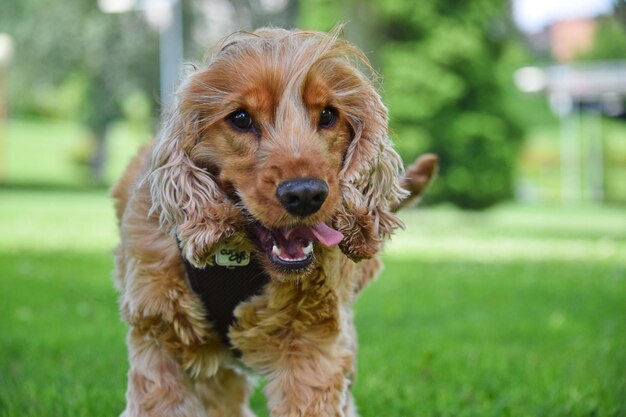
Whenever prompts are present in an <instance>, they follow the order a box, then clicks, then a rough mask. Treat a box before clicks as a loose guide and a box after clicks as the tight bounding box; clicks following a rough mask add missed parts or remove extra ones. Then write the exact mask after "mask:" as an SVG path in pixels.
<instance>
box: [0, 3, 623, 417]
mask: <svg viewBox="0 0 626 417" xmlns="http://www.w3.org/2000/svg"><path fill="white" fill-rule="evenodd" d="M340 22H346V23H347V24H346V26H345V37H346V38H347V39H349V40H350V41H352V42H354V43H355V44H356V45H358V46H359V47H360V48H362V49H363V50H364V51H365V53H366V54H367V56H368V57H369V59H370V60H371V62H372V64H373V66H374V67H375V68H376V69H377V71H378V72H379V73H380V74H381V76H382V78H381V84H380V86H381V88H380V91H381V93H382V95H383V99H384V101H385V103H386V104H387V105H388V107H389V112H390V125H391V128H392V131H393V138H394V142H395V144H396V146H397V148H398V150H399V151H400V153H401V154H402V156H403V158H404V160H405V162H406V163H407V164H408V163H409V162H410V161H412V160H413V159H414V158H415V157H417V156H418V155H420V154H422V153H425V152H433V153H436V154H437V155H438V156H439V158H440V162H441V169H440V173H439V177H438V179H437V180H436V182H435V184H434V185H433V186H432V187H431V189H430V190H429V191H428V194H427V196H426V197H425V199H424V201H423V203H422V205H421V206H420V207H419V208H418V209H414V210H406V211H405V213H404V214H403V220H404V221H405V223H406V224H407V228H406V231H404V232H402V233H399V234H398V235H397V236H396V237H395V238H394V239H393V240H392V242H391V243H390V244H389V245H388V246H387V248H386V251H385V254H384V258H385V261H386V265H387V267H386V268H387V269H386V270H385V273H384V275H383V277H382V279H381V280H380V281H379V282H377V283H376V284H375V285H374V286H373V287H372V288H371V289H369V291H366V293H365V294H364V296H363V298H362V299H361V300H360V301H359V304H358V305H357V311H358V314H357V325H358V327H359V331H360V333H361V340H362V346H363V347H362V348H361V351H360V362H359V379H358V382H357V385H356V387H355V392H356V396H357V402H358V403H359V404H361V413H362V414H363V416H372V417H373V416H380V415H390V416H481V417H484V416H489V415H493V416H518V415H519V416H522V415H523V416H528V415H533V416H550V417H554V416H568V417H571V416H626V400H625V399H626V377H625V375H626V303H625V302H624V300H626V282H625V280H626V215H625V214H626V212H625V211H624V209H625V206H626V123H625V121H626V1H625V0H510V1H505V0H472V1H455V0H422V1H412V0H64V1H56V2H51V1H46V0H3V1H2V2H0V231H1V233H0V300H1V302H0V317H2V318H1V319H0V329H1V331H0V416H2V417H4V416H30V415H32V416H41V415H46V416H54V415H59V416H61V415H63V416H72V415H76V416H85V415H94V416H97V415H114V414H116V413H119V412H120V411H121V410H122V409H123V403H124V390H125V373H126V371H127V362H126V353H125V348H124V343H123V339H124V333H125V330H126V329H125V326H124V325H123V324H122V323H121V322H120V320H119V318H118V314H117V310H116V309H117V307H116V294H115V291H114V289H113V285H112V282H111V274H112V270H113V262H112V248H113V247H114V246H115V244H116V242H117V239H118V238H117V232H116V227H115V219H114V216H113V211H112V204H111V201H110V199H109V197H108V195H107V192H108V189H109V187H110V186H111V185H112V184H113V183H114V182H115V180H116V179H117V178H118V177H119V176H120V174H121V172H122V170H123V169H124V167H125V165H126V164H127V162H128V160H129V159H130V158H131V157H132V155H133V154H134V153H135V152H136V150H137V149H138V147H140V146H141V145H142V144H145V143H148V142H149V141H150V140H152V138H153V137H154V135H155V133H156V132H157V131H158V129H159V123H160V122H159V115H160V113H161V111H162V109H163V107H164V106H165V105H167V103H168V102H169V101H170V100H171V98H172V94H173V90H174V89H175V86H176V84H177V80H178V79H179V77H180V74H181V73H182V68H183V66H184V63H185V62H195V63H201V62H202V60H203V57H204V56H205V54H206V52H207V49H208V48H209V47H210V46H211V45H213V44H214V43H215V42H216V41H217V40H218V39H220V38H221V37H223V36H225V35H227V34H228V33H230V32H232V31H235V30H240V29H245V30H250V29H253V28H256V27H260V26H265V25H273V26H281V27H286V28H291V27H298V28H303V29H314V30H322V31H327V30H329V29H331V28H332V27H334V26H335V25H336V24H337V23H340ZM380 300H393V302H381V301H380ZM381 334H384V335H385V337H384V338H383V339H384V340H381V338H380V335H381ZM253 406H254V408H255V410H256V411H257V413H258V414H259V415H267V414H266V413H265V412H264V411H263V409H264V405H263V400H262V396H261V395H260V394H259V392H258V391H257V392H256V394H255V396H254V399H253Z"/></svg>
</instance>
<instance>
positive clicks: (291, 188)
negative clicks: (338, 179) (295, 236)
mask: <svg viewBox="0 0 626 417" xmlns="http://www.w3.org/2000/svg"><path fill="white" fill-rule="evenodd" d="M326 196H328V184H326V182H324V181H322V180H319V179H317V178H298V179H293V180H287V181H283V182H281V183H280V184H279V185H278V187H277V188H276V197H278V201H280V203H281V204H282V205H283V207H284V208H285V209H286V210H287V211H288V212H289V213H291V214H293V215H295V216H300V217H304V216H308V215H310V214H313V213H315V212H316V211H318V210H319V209H320V207H322V204H324V200H326Z"/></svg>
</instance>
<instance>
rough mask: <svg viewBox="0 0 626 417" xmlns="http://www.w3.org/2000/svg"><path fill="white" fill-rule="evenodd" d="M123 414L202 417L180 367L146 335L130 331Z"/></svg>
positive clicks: (156, 341)
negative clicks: (126, 387)
mask: <svg viewBox="0 0 626 417" xmlns="http://www.w3.org/2000/svg"><path fill="white" fill-rule="evenodd" d="M128 350H129V358H130V371H129V372H128V390H127V392H126V401H127V405H126V410H125V411H124V412H123V413H122V416H121V417H140V416H141V417H200V416H202V417H206V411H204V408H203V406H202V405H201V403H200V400H199V399H198V398H197V397H196V395H195V393H194V390H193V385H192V381H191V379H190V378H189V376H188V375H187V373H186V372H185V371H184V370H183V369H182V367H181V365H180V363H179V362H178V361H177V360H176V358H175V357H174V356H173V355H172V354H171V353H170V352H168V351H167V350H165V348H164V346H162V344H161V343H160V342H159V341H158V340H157V339H155V338H154V337H153V336H152V335H151V334H150V333H149V332H146V331H142V330H140V329H137V328H131V330H130V332H129V335H128Z"/></svg>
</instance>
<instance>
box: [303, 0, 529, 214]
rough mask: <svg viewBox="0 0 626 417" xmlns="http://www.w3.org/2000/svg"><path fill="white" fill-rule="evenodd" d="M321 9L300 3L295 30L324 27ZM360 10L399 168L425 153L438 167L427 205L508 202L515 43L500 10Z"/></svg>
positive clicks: (494, 4) (446, 4)
mask: <svg viewBox="0 0 626 417" xmlns="http://www.w3.org/2000/svg"><path fill="white" fill-rule="evenodd" d="M313 3H316V4H317V6H316V5H314V4H313ZM327 3H329V2H327V1H325V0H315V1H311V2H307V3H306V4H307V9H306V11H304V10H303V13H302V15H301V16H302V23H303V25H304V26H309V25H311V26H313V27H317V28H321V29H328V27H330V26H332V25H333V24H334V22H333V21H329V20H324V17H323V15H322V13H321V12H318V9H321V8H323V7H324V6H325V5H326V4H327ZM367 4H368V7H371V8H372V9H373V12H370V14H371V15H374V16H376V19H373V20H372V21H371V22H372V25H371V26H367V28H368V30H369V36H370V37H371V38H374V39H377V41H375V42H371V44H372V45H376V46H375V47H374V48H375V49H374V50H375V51H377V54H378V55H377V56H376V57H375V58H374V59H373V61H374V63H375V64H377V65H378V67H379V69H380V70H381V71H382V73H383V75H384V84H383V87H384V88H383V90H384V96H385V101H386V103H387V104H388V106H389V110H390V115H391V126H392V129H393V130H394V131H395V132H396V133H397V136H398V138H397V146H398V149H399V150H400V152H401V154H402V156H403V157H404V159H405V160H406V161H407V162H408V161H411V160H413V159H414V158H415V157H416V156H417V155H419V154H420V153H422V152H425V151H429V152H435V153H437V154H438V155H439V157H440V159H441V172H440V178H439V179H438V181H436V182H435V185H434V187H433V189H432V190H431V191H430V192H429V197H430V200H431V201H449V202H452V203H454V204H456V205H458V206H461V207H465V208H473V209H480V208H484V207H488V206H490V205H492V204H495V203H497V202H499V201H502V200H504V199H507V198H509V197H511V196H512V190H513V172H514V161H515V157H516V154H517V149H518V146H519V144H520V142H521V138H522V130H521V128H520V126H519V124H518V123H517V122H516V119H515V117H514V116H513V114H512V112H511V111H510V110H509V108H510V106H509V104H508V103H507V97H508V92H509V91H511V90H512V79H511V78H512V77H511V74H512V69H513V68H514V67H515V65H514V64H513V63H512V62H511V57H513V56H515V54H514V53H511V50H512V48H511V45H514V44H515V36H516V35H515V31H514V30H513V26H512V23H511V22H510V18H509V12H508V10H507V4H506V2H502V1H501V0H476V1H472V2H458V1H454V0H437V1H435V0H430V1H421V2H414V1H412V0H387V1H382V0H379V1H374V0H369V1H368V2H367ZM330 7H336V6H332V5H330ZM348 12H349V10H348ZM340 15H341V14H339V13H337V14H334V16H340ZM344 17H345V18H346V19H347V20H351V16H349V15H344Z"/></svg>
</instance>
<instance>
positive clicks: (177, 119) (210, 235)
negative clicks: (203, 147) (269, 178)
mask: <svg viewBox="0 0 626 417" xmlns="http://www.w3.org/2000/svg"><path fill="white" fill-rule="evenodd" d="M185 94H186V93H185V91H184V88H183V89H181V91H180V92H179V95H178V101H179V102H178V103H176V104H175V105H174V106H173V110H172V112H171V113H170V114H169V115H168V116H167V118H166V123H165V125H164V127H163V129H162V131H161V133H160V136H159V138H158V139H157V142H156V145H155V147H154V150H153V154H152V166H151V171H150V174H149V176H148V181H149V183H150V193H151V197H152V213H155V214H158V216H159V222H160V225H161V227H162V228H163V229H164V230H165V231H166V232H168V233H171V234H173V235H175V236H176V238H177V239H178V241H179V245H180V247H181V250H182V254H183V256H184V257H185V258H186V259H187V260H189V261H190V262H191V263H192V264H193V265H195V266H197V267H203V266H206V265H207V264H209V263H211V257H210V255H211V254H212V252H213V250H214V249H215V244H216V243H218V242H219V241H222V240H224V239H227V238H229V237H230V236H232V235H233V234H234V233H235V232H236V230H237V228H238V227H237V225H238V223H239V222H240V221H241V213H240V211H239V210H238V209H237V208H236V207H235V204H234V203H233V202H232V201H231V200H230V199H229V198H228V196H227V195H226V194H225V193H224V191H223V190H222V189H220V188H219V187H218V185H217V183H216V182H215V180H214V178H213V175H212V174H211V173H210V172H208V171H207V170H206V169H203V168H201V167H199V166H197V165H196V164H195V163H194V162H193V161H192V159H191V158H190V156H189V152H190V151H191V149H192V147H193V145H194V144H195V143H196V142H197V141H198V140H199V137H198V136H199V135H200V133H199V132H200V131H201V129H200V128H199V124H200V122H199V119H200V118H199V117H198V116H197V115H195V114H194V111H193V108H190V107H191V106H189V105H188V103H185Z"/></svg>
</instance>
